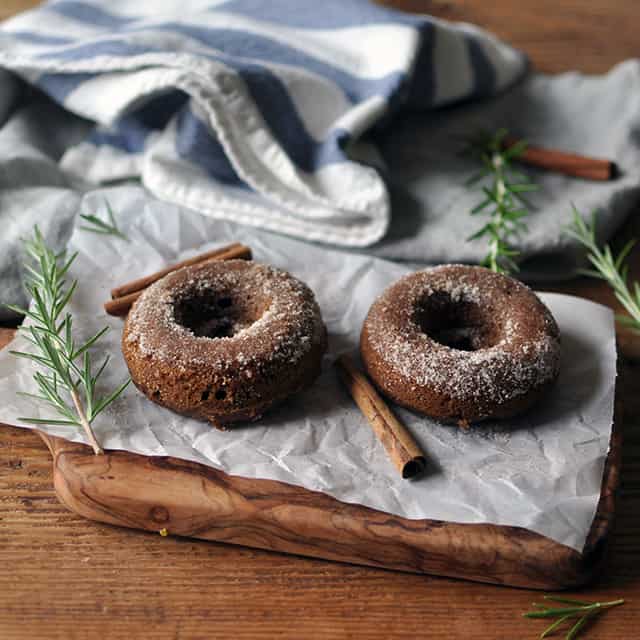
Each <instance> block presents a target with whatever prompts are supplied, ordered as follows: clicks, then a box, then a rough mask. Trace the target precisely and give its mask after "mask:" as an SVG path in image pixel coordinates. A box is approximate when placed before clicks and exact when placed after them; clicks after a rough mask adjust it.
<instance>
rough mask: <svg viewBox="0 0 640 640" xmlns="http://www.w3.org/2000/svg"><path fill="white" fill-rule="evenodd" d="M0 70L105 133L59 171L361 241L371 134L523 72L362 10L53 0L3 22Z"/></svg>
mask: <svg viewBox="0 0 640 640" xmlns="http://www.w3.org/2000/svg"><path fill="white" fill-rule="evenodd" d="M0 65H1V66H3V67H5V68H7V69H9V70H12V71H14V72H16V73H18V74H20V75H21V76H22V77H23V78H25V79H26V80H27V81H29V82H31V83H33V84H35V85H36V86H38V87H39V88H41V89H42V90H43V91H45V92H46V93H47V94H48V95H49V96H51V97H52V98H53V99H54V100H55V101H57V102H59V103H60V104H62V105H64V107H65V108H67V109H68V110H70V111H72V112H74V113H77V114H78V115H81V116H83V117H85V118H89V119H90V120H93V121H95V123H96V127H95V129H94V131H93V133H92V134H91V135H90V137H89V138H88V139H87V140H86V141H84V142H83V143H82V144H80V145H78V146H76V147H74V148H72V149H70V150H69V151H68V152H67V154H66V155H65V157H64V158H63V160H62V162H63V164H64V166H65V167H66V168H67V169H68V170H70V171H72V172H76V173H80V174H81V175H83V176H84V177H88V178H90V179H92V180H96V181H105V180H113V179H117V178H122V177H127V176H139V177H141V179H142V181H143V183H144V184H145V185H146V186H147V187H148V188H149V189H150V190H151V191H152V192H153V193H154V194H156V195H157V196H158V197H161V198H164V199H167V200H171V201H174V202H176V203H179V204H183V205H187V206H191V207H195V208H197V209H199V210H200V211H202V212H203V213H206V214H208V215H211V216H213V217H217V218H229V219H233V220H236V221H239V222H244V223H246V224H252V225H255V226H260V227H264V228H268V229H272V230H275V231H280V232H284V233H288V234H291V235H295V236H299V237H303V238H306V239H310V240H315V241H320V242H329V243H333V244H340V245H345V246H366V245H369V244H372V243H374V242H376V241H377V240H379V239H380V238H381V237H382V236H383V235H384V233H385V231H386V229H387V226H388V224H389V218H390V211H389V199H388V195H387V190H386V188H385V184H384V181H383V179H382V178H381V176H380V173H379V172H378V170H377V169H375V168H373V167H372V166H368V165H365V164H363V163H361V162H356V161H355V160H354V159H353V158H354V157H355V155H356V154H355V148H356V147H359V151H360V152H361V151H362V150H363V149H365V151H366V152H367V154H368V156H370V157H375V155H376V154H375V149H371V148H369V149H367V148H366V147H367V145H369V143H367V142H364V141H363V140H362V139H361V138H362V136H363V134H364V133H365V132H367V131H369V130H371V129H372V128H374V127H376V126H382V125H384V124H388V122H389V121H390V120H391V119H392V118H393V117H394V115H395V114H397V113H398V112H399V111H401V110H403V109H412V110H416V109H422V110H429V109H433V108H435V107H442V106H444V105H448V104H452V103H454V102H458V101H462V100H469V99H473V98H479V97H484V96H489V95H492V94H494V93H496V92H498V91H500V90H502V89H503V88H505V87H506V86H508V85H509V84H511V83H512V82H514V80H516V79H517V78H518V77H519V76H520V75H521V74H522V73H523V71H524V69H525V66H526V63H525V60H524V58H523V56H522V55H521V54H520V53H518V52H516V51H514V50H513V49H511V48H509V47H507V46H506V45H504V44H502V43H500V42H499V41H497V40H496V39H495V38H493V37H492V36H490V35H489V34H487V33H485V32H483V31H481V30H479V29H477V28H474V27H472V26H470V25H454V24H450V23H445V22H442V21H439V20H436V19H434V18H431V17H429V16H415V15H409V14H403V13H399V12H395V11H391V10H388V9H386V8H383V7H380V6H378V5H375V4H373V3H371V2H369V1H368V0H323V2H312V1H311V0H269V1H268V2H264V1H263V0H226V1H220V0H218V1H215V0H162V1H160V0H137V1H136V2H128V1H127V0H111V1H110V2H109V3H106V2H104V1H102V2H101V1H100V0H83V1H79V0H52V1H50V2H48V3H46V4H45V5H43V6H42V7H40V8H38V9H36V10H34V11H31V12H27V13H24V14H20V15H18V16H16V17H15V18H13V19H11V20H10V21H8V22H5V23H4V24H3V25H2V27H1V28H0ZM369 146H370V145H369ZM357 155H358V157H362V156H361V153H358V154H357Z"/></svg>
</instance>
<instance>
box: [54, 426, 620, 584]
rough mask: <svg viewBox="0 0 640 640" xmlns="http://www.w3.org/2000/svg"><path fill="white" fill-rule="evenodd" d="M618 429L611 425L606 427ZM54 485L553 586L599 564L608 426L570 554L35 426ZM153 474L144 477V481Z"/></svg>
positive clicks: (157, 516)
mask: <svg viewBox="0 0 640 640" xmlns="http://www.w3.org/2000/svg"><path fill="white" fill-rule="evenodd" d="M616 433H617V432H616ZM42 437H43V440H44V441H45V442H46V443H47V446H48V447H49V449H50V451H51V452H52V455H53V458H54V486H55V490H56V493H57V495H58V498H59V499H60V501H61V502H62V503H63V504H64V505H65V506H67V508H69V509H70V510H71V511H73V512H75V513H77V514H79V515H81V516H84V517H86V518H89V519H91V520H95V521H99V522H106V523H109V524H114V525H119V526H125V527H129V528H136V529H142V530H146V531H155V532H158V531H159V530H161V529H167V531H168V532H169V533H170V534H171V535H179V536H186V537H192V538H199V539H204V540H213V541H219V542H228V543H231V544H239V545H243V546H249V547H256V548H261V549H267V550H272V551H279V552H285V553H293V554H297V555H302V556H311V557H316V558H324V559H327V560H336V561H341V562H348V563H352V564H361V565H368V566H375V567H381V568H385V569H392V570H398V571H408V572H412V573H425V574H432V575H439V576H446V577H453V578H463V579H467V580H473V581H477V582H485V583H491V584H499V585H505V586H516V587H526V588H533V589H547V590H558V589H567V588H572V587H576V586H581V585H583V584H585V583H587V582H589V581H591V580H592V579H593V578H594V577H595V576H596V575H597V574H598V572H599V570H600V568H601V566H602V560H603V558H604V549H605V546H606V544H605V543H606V540H607V538H608V534H609V531H610V528H611V521H612V515H613V513H612V511H611V510H612V500H613V494H614V493H615V489H616V487H617V482H618V477H619V473H618V466H619V465H618V464H616V459H615V455H617V454H616V452H618V451H619V449H620V446H619V440H618V439H617V435H616V437H615V438H614V437H613V436H612V442H613V445H612V448H611V451H612V454H614V455H613V456H610V462H609V461H608V463H607V467H606V472H605V475H604V476H603V487H606V489H603V495H602V496H601V500H600V504H599V509H598V516H597V518H596V519H595V520H594V527H593V528H592V532H591V534H590V537H589V541H588V544H587V547H586V548H587V551H586V553H584V554H580V553H578V552H576V551H575V550H573V549H571V548H569V547H567V546H565V545H562V544H559V543H556V542H554V541H552V540H550V539H549V538H546V537H544V536H541V535H539V534H536V533H533V532H530V531H527V530H525V529H521V528H518V527H506V526H498V525H488V524H456V523H448V522H441V521H436V520H408V519H405V518H400V517H397V516H393V515H390V514H388V513H384V512H380V511H376V510H374V509H370V508H368V507H364V506H360V505H351V504H346V503H342V502H339V501H338V500H335V499H334V498H331V497H330V496H328V495H325V494H322V493H317V492H313V491H309V490H307V489H304V488H302V487H297V486H294V485H289V484H286V483H282V482H277V481H272V480H253V479H247V478H241V477H238V476H230V475H227V474H225V473H223V472H221V471H218V470H216V469H212V468H210V467H206V466H204V465H200V464H197V463H192V462H188V461H185V460H179V459H176V458H167V457H147V456H140V455H137V454H133V453H129V452H125V451H112V452H107V453H106V454H105V456H94V455H93V453H92V452H91V450H90V449H89V448H88V447H86V446H84V445H78V444H74V443H70V442H67V441H65V440H62V439H59V438H53V437H51V436H47V435H46V434H42ZM151 478H152V481H150V479H151Z"/></svg>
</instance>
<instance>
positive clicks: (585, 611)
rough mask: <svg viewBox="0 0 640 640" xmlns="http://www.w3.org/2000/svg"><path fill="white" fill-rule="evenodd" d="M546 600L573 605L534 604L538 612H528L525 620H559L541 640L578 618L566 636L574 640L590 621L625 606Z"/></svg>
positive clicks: (551, 625) (554, 597) (619, 602)
mask: <svg viewBox="0 0 640 640" xmlns="http://www.w3.org/2000/svg"><path fill="white" fill-rule="evenodd" d="M544 599H545V600H549V601H551V602H557V603H560V604H568V605H571V606H569V607H546V606H545V605H540V604H536V603H535V602H534V603H533V605H532V606H534V607H537V610H536V611H527V612H526V613H523V614H522V615H523V617H525V618H557V620H556V621H555V622H552V623H551V624H550V625H549V626H548V627H547V628H546V629H545V630H544V631H543V632H542V633H541V634H540V638H541V639H542V638H546V637H548V636H550V635H551V634H552V633H553V632H554V631H555V630H556V629H557V628H558V627H560V626H561V625H562V624H563V623H564V622H567V621H568V620H573V619H575V618H577V620H576V622H575V623H574V624H573V626H572V627H571V628H570V629H569V631H568V632H567V634H566V636H565V640H574V638H576V637H577V636H578V634H579V633H580V631H581V630H582V629H583V628H584V626H585V625H586V624H587V622H588V621H589V620H591V619H592V618H594V617H595V616H597V615H599V614H600V613H602V612H603V611H605V610H606V609H610V608H611V607H617V606H619V605H621V604H624V600H622V599H619V600H611V601H610V602H583V601H580V600H573V599H570V598H561V597H557V596H548V595H546V596H544Z"/></svg>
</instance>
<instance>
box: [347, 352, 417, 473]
mask: <svg viewBox="0 0 640 640" xmlns="http://www.w3.org/2000/svg"><path fill="white" fill-rule="evenodd" d="M336 367H337V369H338V373H339V374H340V378H341V379H342V381H343V382H344V384H345V386H346V387H347V389H348V390H349V393H351V395H352V397H353V399H354V400H355V402H356V404H357V405H358V406H359V407H360V410H361V411H362V413H363V414H364V416H365V418H366V419H367V420H368V422H369V424H370V425H371V428H372V429H373V431H374V432H375V434H376V436H377V437H378V440H380V442H381V443H382V445H383V446H384V448H385V449H386V450H387V453H388V454H389V457H390V458H391V461H392V462H393V464H394V465H395V467H396V468H397V469H398V471H400V473H401V474H402V477H403V478H412V477H413V476H416V475H418V474H419V473H422V471H424V469H425V467H426V465H427V462H426V459H425V456H424V453H423V452H422V450H421V449H420V447H419V446H418V444H417V443H416V441H415V440H414V439H413V437H412V435H411V434H410V433H409V431H407V428H406V427H405V426H404V425H403V424H402V423H401V422H400V421H399V420H398V419H397V418H396V417H395V416H394V415H393V413H392V412H391V409H390V408H389V407H388V406H387V404H386V403H385V401H384V400H383V399H382V398H381V396H380V395H379V394H378V392H377V391H376V390H375V389H374V388H373V385H372V384H371V383H370V382H369V380H368V379H367V377H366V376H365V375H364V374H363V373H362V372H360V371H358V369H357V368H356V366H355V365H354V364H353V362H352V361H351V360H350V358H348V357H347V356H341V357H340V358H338V360H336Z"/></svg>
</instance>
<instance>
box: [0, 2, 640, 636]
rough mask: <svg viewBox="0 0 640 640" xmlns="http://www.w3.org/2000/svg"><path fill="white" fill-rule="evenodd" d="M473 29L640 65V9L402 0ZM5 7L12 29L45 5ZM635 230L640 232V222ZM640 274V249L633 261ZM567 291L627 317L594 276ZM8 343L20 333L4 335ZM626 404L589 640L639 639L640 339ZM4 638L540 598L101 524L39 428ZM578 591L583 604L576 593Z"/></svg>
mask: <svg viewBox="0 0 640 640" xmlns="http://www.w3.org/2000/svg"><path fill="white" fill-rule="evenodd" d="M393 3H394V4H396V5H401V4H402V5H404V6H405V7H408V6H409V5H412V8H414V9H417V10H421V11H426V12H432V13H435V14H438V15H440V16H442V17H445V18H449V19H454V20H467V21H474V22H477V23H478V24H481V25H482V26H485V27H487V28H489V29H492V30H493V31H495V32H496V33H497V34H498V35H500V36H502V37H504V38H506V39H508V40H510V41H511V42H512V43H514V44H515V45H517V46H519V47H521V48H523V49H524V50H526V51H527V53H529V55H530V56H531V59H532V61H533V62H534V64H535V65H536V66H537V67H538V68H540V69H543V70H547V71H554V72H555V71H564V70H569V69H580V70H583V71H586V72H602V71H606V70H607V69H608V68H609V67H611V65H613V64H615V63H616V62H619V61H621V60H623V59H625V58H628V57H631V56H635V55H637V51H638V49H637V33H636V32H637V25H638V24H640V22H639V21H640V4H639V3H636V2H630V1H626V0H617V1H613V2H612V1H605V0H563V1H562V2H557V1H554V2H551V1H550V0H523V1H522V2H512V0H493V1H492V2H485V1H483V0H456V1H450V2H448V1H434V2H428V1H420V0H413V1H410V0H394V2H393ZM35 4H36V2H33V0H31V1H25V0H2V2H1V3H0V17H6V16H8V15H10V14H11V13H12V12H14V11H17V10H20V9H23V8H27V7H29V6H33V5H35ZM637 218H638V216H635V217H633V218H632V219H631V221H630V222H629V224H628V225H627V228H626V229H625V230H624V231H623V232H622V233H621V234H620V238H619V239H620V241H622V240H623V239H624V238H625V237H627V236H628V235H629V234H631V233H634V234H636V235H638V234H639V233H640V229H639V228H638V224H637V223H636V221H635V219H637ZM632 262H633V269H632V271H633V274H634V276H635V277H636V278H637V277H640V253H639V252H637V251H636V252H635V253H634V255H633V256H632ZM556 290H560V291H564V292H568V293H575V294H577V295H583V296H585V297H588V298H591V299H593V300H596V301H601V302H603V303H606V304H612V306H615V304H614V301H613V297H612V296H611V294H610V292H609V291H608V290H607V289H606V288H605V287H603V286H601V285H600V284H599V283H595V282H593V281H588V280H580V281H576V282H572V283H570V284H567V285H563V286H562V287H557V288H556ZM4 337H5V338H6V334H5V336H4ZM620 342H621V346H622V353H623V356H624V357H623V359H622V362H621V365H620V372H621V373H620V376H621V377H620V382H619V384H620V387H621V394H622V397H623V399H624V403H625V415H624V420H623V430H624V435H625V440H624V447H623V466H622V478H621V487H622V488H621V492H620V499H619V503H618V508H617V511H618V517H617V522H616V529H615V534H614V536H613V539H612V548H611V552H610V554H609V557H608V559H607V563H606V569H605V573H604V575H603V577H602V579H601V580H600V581H598V583H597V584H596V585H595V586H593V587H591V588H589V589H587V590H586V591H583V593H582V596H583V597H584V598H588V599H613V598H615V597H624V598H627V600H628V603H627V604H625V605H624V606H623V607H621V608H619V609H616V610H614V611H611V612H609V613H607V614H606V615H605V616H603V618H602V619H601V620H598V621H596V622H595V623H594V624H593V626H592V628H590V629H588V630H587V633H586V634H585V636H584V637H585V638H594V640H595V639H599V640H607V639H614V638H615V639H621V640H626V639H629V640H632V639H634V638H637V637H638V636H639V633H638V627H639V625H640V606H639V604H640V430H639V425H638V422H639V421H638V416H639V415H640V413H639V412H640V376H639V375H638V374H639V373H640V371H639V366H638V364H636V362H637V356H638V354H640V341H639V340H638V339H637V338H634V337H632V336H631V335H630V334H628V333H625V332H623V333H621V334H620ZM0 593H1V594H2V595H1V596H0V638H2V640H5V639H6V640H14V639H20V640H22V639H23V638H24V639H31V638H34V639H35V638H38V639H47V640H48V639H52V640H55V639H58V638H60V639H64V640H68V639H70V638H78V639H81V638H92V639H93V638H101V639H102V638H105V639H110V638H127V639H130V638H135V639H136V640H137V639H138V638H144V639H150V640H153V639H155V638H174V639H181V640H185V639H190V640H196V639H203V640H204V639H205V638H207V639H208V638H237V639H245V638H264V639H267V638H269V639H270V638H296V639H299V638H305V639H306V638H403V639H405V638H407V637H416V638H465V639H467V640H475V639H491V640H514V639H526V638H532V639H533V638H536V637H537V635H538V634H539V633H540V631H541V629H542V628H543V627H544V624H543V623H541V622H536V621H529V620H524V619H522V618H521V616H520V613H521V612H522V611H524V610H525V609H526V608H527V607H528V606H529V604H530V602H531V600H533V599H535V594H534V593H532V592H530V591H526V590H518V589H505V588H501V587H493V586H487V585H480V584H473V583H469V582H463V581H458V580H449V579H444V578H431V577H428V576H419V575H411V574H401V573H393V572H389V571H384V570H380V569H367V568H362V567H356V566H350V565H345V564H338V563H332V562H328V561H321V560H310V559H303V558H293V557H291V556H285V555H281V554H277V553H270V552H266V551H257V550H252V549H246V548H242V547H233V546H229V545H225V544H218V543H207V542H198V541H193V540H188V539H180V538H175V537H171V536H169V537H167V538H161V537H160V536H159V535H158V534H152V533H149V534H144V533H140V532H136V531H132V530H127V529H122V528H119V527H112V526H109V525H98V524H95V523H92V522H90V521H88V520H85V519H84V518H81V517H80V516H77V515H74V514H72V513H70V512H69V511H68V510H67V509H66V508H65V507H64V506H63V505H61V504H60V503H59V502H58V501H57V499H56V497H55V494H54V492H53V487H52V470H51V456H50V454H49V452H48V451H47V449H46V447H45V446H44V445H43V443H42V441H41V440H40V439H39V438H38V437H37V436H36V435H35V434H34V433H32V432H28V431H24V430H20V429H14V428H8V427H3V428H2V429H1V430H0ZM576 593H577V592H576Z"/></svg>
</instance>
